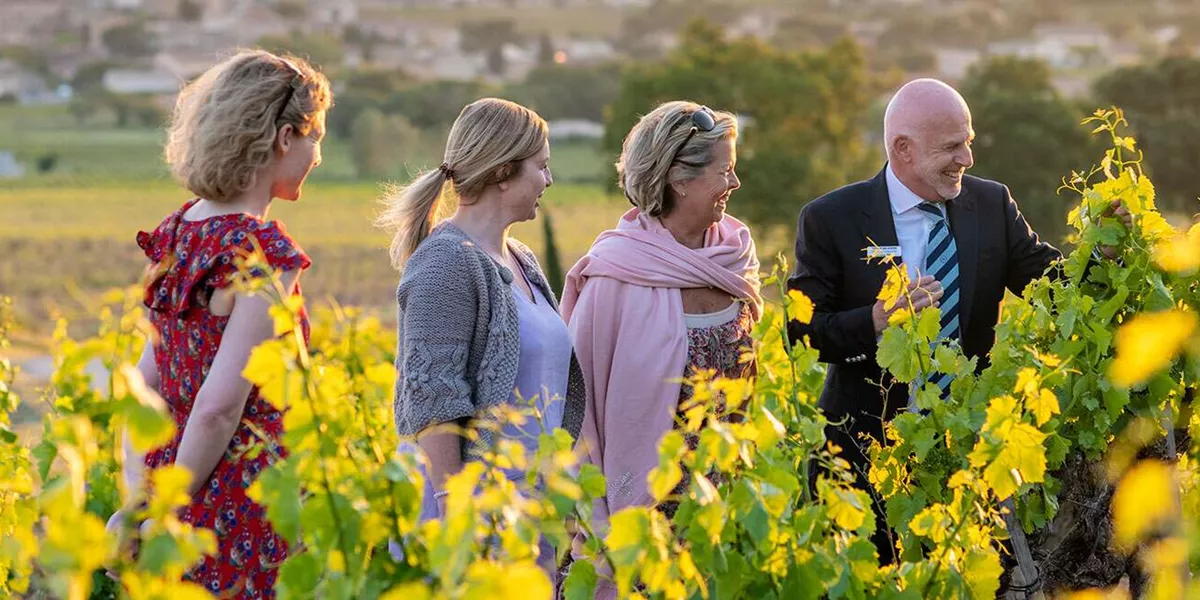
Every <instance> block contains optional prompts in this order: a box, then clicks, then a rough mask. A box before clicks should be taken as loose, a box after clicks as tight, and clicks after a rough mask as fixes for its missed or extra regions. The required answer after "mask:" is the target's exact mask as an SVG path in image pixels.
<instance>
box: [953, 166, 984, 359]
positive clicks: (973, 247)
mask: <svg viewBox="0 0 1200 600" xmlns="http://www.w3.org/2000/svg"><path fill="white" fill-rule="evenodd" d="M946 212H947V214H948V215H949V218H950V232H951V233H953V234H954V244H955V246H956V247H957V248H958V277H959V281H960V284H959V294H960V297H959V306H960V307H961V308H960V309H959V321H960V326H961V331H962V335H963V336H964V337H965V336H966V333H967V325H968V324H969V323H970V319H971V305H972V304H971V301H972V300H973V299H974V297H975V278H976V276H977V275H978V274H979V273H978V267H979V212H978V211H976V210H975V198H974V196H972V195H971V192H970V191H969V190H967V187H966V186H963V188H962V193H961V194H959V196H958V197H957V198H955V199H953V200H950V201H949V202H947V203H946Z"/></svg>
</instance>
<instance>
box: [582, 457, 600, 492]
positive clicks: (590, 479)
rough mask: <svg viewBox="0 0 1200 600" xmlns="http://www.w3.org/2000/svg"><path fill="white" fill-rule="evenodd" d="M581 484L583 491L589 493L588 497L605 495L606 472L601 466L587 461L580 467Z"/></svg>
mask: <svg viewBox="0 0 1200 600" xmlns="http://www.w3.org/2000/svg"><path fill="white" fill-rule="evenodd" d="M579 485H580V486H582V487H583V493H584V494H587V497H588V498H600V497H603V496H604V472H603V471H601V470H600V467H598V466H596V465H593V464H591V463H585V464H583V465H581V466H580V467H579Z"/></svg>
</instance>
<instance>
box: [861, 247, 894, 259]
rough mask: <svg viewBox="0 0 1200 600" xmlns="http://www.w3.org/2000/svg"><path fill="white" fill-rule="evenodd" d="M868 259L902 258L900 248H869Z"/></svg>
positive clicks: (867, 250) (867, 251)
mask: <svg viewBox="0 0 1200 600" xmlns="http://www.w3.org/2000/svg"><path fill="white" fill-rule="evenodd" d="M865 250H866V253H867V258H868V259H872V258H897V259H898V258H900V246H868V247H867V248H866V249H865Z"/></svg>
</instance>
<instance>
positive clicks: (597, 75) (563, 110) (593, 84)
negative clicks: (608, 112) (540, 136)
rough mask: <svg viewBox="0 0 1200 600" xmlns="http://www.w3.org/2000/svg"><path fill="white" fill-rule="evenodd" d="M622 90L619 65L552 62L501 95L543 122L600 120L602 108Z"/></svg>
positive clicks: (602, 112)
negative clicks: (581, 64)
mask: <svg viewBox="0 0 1200 600" xmlns="http://www.w3.org/2000/svg"><path fill="white" fill-rule="evenodd" d="M620 91H621V66H620V65H619V64H617V63H605V64H599V65H589V66H586V67H576V66H569V65H557V64H554V63H551V64H548V65H544V66H540V67H536V68H534V69H533V70H532V71H530V72H529V75H527V76H526V77H525V81H523V82H521V83H519V84H514V85H510V86H508V87H507V88H506V89H505V90H504V95H505V97H507V98H510V99H512V100H513V101H514V102H520V103H521V104H524V105H526V106H528V107H529V108H532V109H534V110H536V111H537V112H538V114H540V115H542V117H543V118H546V119H589V120H592V121H602V120H603V119H604V109H605V108H606V107H607V106H608V105H609V104H611V103H612V101H613V100H614V99H616V97H617V94H618V93H620Z"/></svg>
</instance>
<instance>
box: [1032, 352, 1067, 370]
mask: <svg viewBox="0 0 1200 600" xmlns="http://www.w3.org/2000/svg"><path fill="white" fill-rule="evenodd" d="M1032 352H1033V357H1034V358H1035V359H1037V361H1038V362H1040V363H1042V364H1043V365H1046V366H1047V367H1050V368H1051V369H1057V368H1058V366H1059V365H1061V364H1062V359H1061V358H1059V357H1057V356H1055V355H1053V354H1050V353H1049V352H1047V353H1045V354H1043V353H1041V352H1038V351H1037V348H1033V349H1032Z"/></svg>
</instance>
